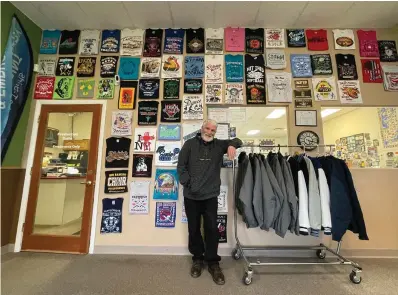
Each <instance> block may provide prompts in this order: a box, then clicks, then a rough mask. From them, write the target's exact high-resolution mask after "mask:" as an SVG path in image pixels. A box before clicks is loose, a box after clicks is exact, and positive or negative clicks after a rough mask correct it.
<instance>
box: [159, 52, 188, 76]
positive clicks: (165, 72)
mask: <svg viewBox="0 0 398 295" xmlns="http://www.w3.org/2000/svg"><path fill="white" fill-rule="evenodd" d="M182 61H183V57H182V55H168V54H163V60H162V78H181V77H182Z"/></svg>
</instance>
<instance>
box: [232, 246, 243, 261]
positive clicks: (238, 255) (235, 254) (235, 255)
mask: <svg viewBox="0 0 398 295" xmlns="http://www.w3.org/2000/svg"><path fill="white" fill-rule="evenodd" d="M241 257H242V253H241V252H240V251H239V249H234V250H233V251H232V258H233V259H235V260H239V259H240V258H241Z"/></svg>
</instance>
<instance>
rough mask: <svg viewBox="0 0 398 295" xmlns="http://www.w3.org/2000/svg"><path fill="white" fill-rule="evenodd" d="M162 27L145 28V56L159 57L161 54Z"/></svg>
mask: <svg viewBox="0 0 398 295" xmlns="http://www.w3.org/2000/svg"><path fill="white" fill-rule="evenodd" d="M162 38H163V30H162V29H157V30H154V29H146V30H145V44H144V53H143V56H145V57H160V56H162Z"/></svg>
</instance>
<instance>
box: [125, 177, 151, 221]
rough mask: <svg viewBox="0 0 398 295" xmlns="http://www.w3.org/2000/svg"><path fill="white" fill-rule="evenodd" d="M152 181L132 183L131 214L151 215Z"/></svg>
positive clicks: (135, 181) (134, 181)
mask: <svg viewBox="0 0 398 295" xmlns="http://www.w3.org/2000/svg"><path fill="white" fill-rule="evenodd" d="M150 184H151V182H150V181H142V180H133V181H132V182H131V183H130V206H129V213H130V214H148V213H149V185H150Z"/></svg>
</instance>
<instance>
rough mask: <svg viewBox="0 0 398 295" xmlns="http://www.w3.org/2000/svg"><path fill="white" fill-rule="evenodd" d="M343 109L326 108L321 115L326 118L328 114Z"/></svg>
mask: <svg viewBox="0 0 398 295" xmlns="http://www.w3.org/2000/svg"><path fill="white" fill-rule="evenodd" d="M340 110H341V109H325V110H322V111H321V117H322V118H325V117H327V116H330V115H331V114H334V113H337V112H338V111H340Z"/></svg>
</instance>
